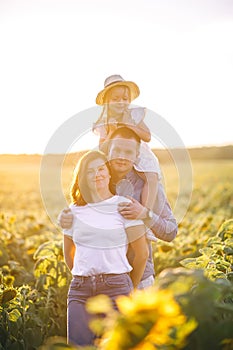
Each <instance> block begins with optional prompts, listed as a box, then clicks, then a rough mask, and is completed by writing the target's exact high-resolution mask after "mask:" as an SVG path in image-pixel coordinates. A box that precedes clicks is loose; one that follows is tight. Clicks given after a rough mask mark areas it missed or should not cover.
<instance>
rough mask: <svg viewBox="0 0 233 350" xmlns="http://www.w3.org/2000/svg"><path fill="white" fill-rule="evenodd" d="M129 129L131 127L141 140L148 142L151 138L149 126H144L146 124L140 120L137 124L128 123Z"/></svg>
mask: <svg viewBox="0 0 233 350" xmlns="http://www.w3.org/2000/svg"><path fill="white" fill-rule="evenodd" d="M128 127H129V128H130V129H132V130H133V131H134V132H135V133H136V134H137V135H138V136H139V137H140V139H141V140H142V141H145V142H150V140H151V133H150V130H149V128H148V127H147V126H146V124H145V123H144V122H143V121H142V122H140V123H139V124H137V125H129V126H128Z"/></svg>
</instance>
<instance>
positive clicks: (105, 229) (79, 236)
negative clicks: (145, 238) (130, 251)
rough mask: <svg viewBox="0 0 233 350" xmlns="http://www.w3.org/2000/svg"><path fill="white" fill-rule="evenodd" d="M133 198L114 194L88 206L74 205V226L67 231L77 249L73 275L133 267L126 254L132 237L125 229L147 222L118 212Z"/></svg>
mask: <svg viewBox="0 0 233 350" xmlns="http://www.w3.org/2000/svg"><path fill="white" fill-rule="evenodd" d="M129 201H130V200H129V199H127V198H125V197H122V196H113V197H111V198H109V199H106V200H104V201H101V202H98V203H88V204H86V205H85V206H77V205H74V204H71V205H70V209H71V211H72V213H73V216H74V221H73V225H72V227H71V228H70V229H64V230H63V232H64V234H65V235H67V236H70V237H71V238H72V240H73V242H74V244H75V248H76V250H75V256H74V265H73V269H72V271H71V272H72V274H73V275H79V276H92V275H96V274H102V273H116V274H118V273H125V272H129V271H131V270H132V267H131V266H130V264H129V262H128V260H127V257H126V253H127V247H128V238H127V234H126V232H125V228H127V227H132V226H137V225H143V222H142V221H141V220H128V219H125V218H124V217H123V216H122V215H121V214H120V213H119V212H118V204H119V203H120V202H129Z"/></svg>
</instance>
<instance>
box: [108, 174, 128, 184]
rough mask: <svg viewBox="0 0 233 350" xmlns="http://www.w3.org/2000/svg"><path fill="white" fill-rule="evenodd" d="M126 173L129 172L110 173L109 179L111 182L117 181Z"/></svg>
mask: <svg viewBox="0 0 233 350" xmlns="http://www.w3.org/2000/svg"><path fill="white" fill-rule="evenodd" d="M128 173H129V172H127V173H118V174H116V173H115V174H112V175H111V180H112V182H114V183H117V182H118V181H120V180H122V179H124V178H125V177H126V175H127V174H128Z"/></svg>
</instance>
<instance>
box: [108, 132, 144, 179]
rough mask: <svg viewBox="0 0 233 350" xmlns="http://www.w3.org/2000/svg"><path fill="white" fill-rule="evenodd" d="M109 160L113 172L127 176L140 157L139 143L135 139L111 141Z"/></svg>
mask: <svg viewBox="0 0 233 350" xmlns="http://www.w3.org/2000/svg"><path fill="white" fill-rule="evenodd" d="M110 142H111V143H110V147H109V152H108V160H109V164H110V167H111V171H112V172H116V173H117V174H119V175H120V174H121V175H126V174H127V173H128V172H130V171H131V170H132V168H133V164H134V163H135V161H136V160H137V156H138V147H139V145H138V143H137V141H136V140H134V139H123V138H115V139H113V140H111V141H110Z"/></svg>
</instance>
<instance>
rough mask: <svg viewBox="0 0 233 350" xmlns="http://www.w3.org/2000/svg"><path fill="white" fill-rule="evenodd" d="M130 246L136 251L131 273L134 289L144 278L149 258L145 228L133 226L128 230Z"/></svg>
mask: <svg viewBox="0 0 233 350" xmlns="http://www.w3.org/2000/svg"><path fill="white" fill-rule="evenodd" d="M126 233H127V236H128V241H129V244H130V245H131V247H132V249H133V251H134V259H133V262H132V263H131V265H132V268H133V270H132V271H131V273H130V277H131V279H132V282H133V285H134V288H136V287H137V285H138V284H139V282H140V281H141V278H142V276H143V273H144V270H145V267H146V262H147V259H148V256H149V250H148V244H147V240H146V236H145V226H144V225H138V226H131V227H128V228H126Z"/></svg>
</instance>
